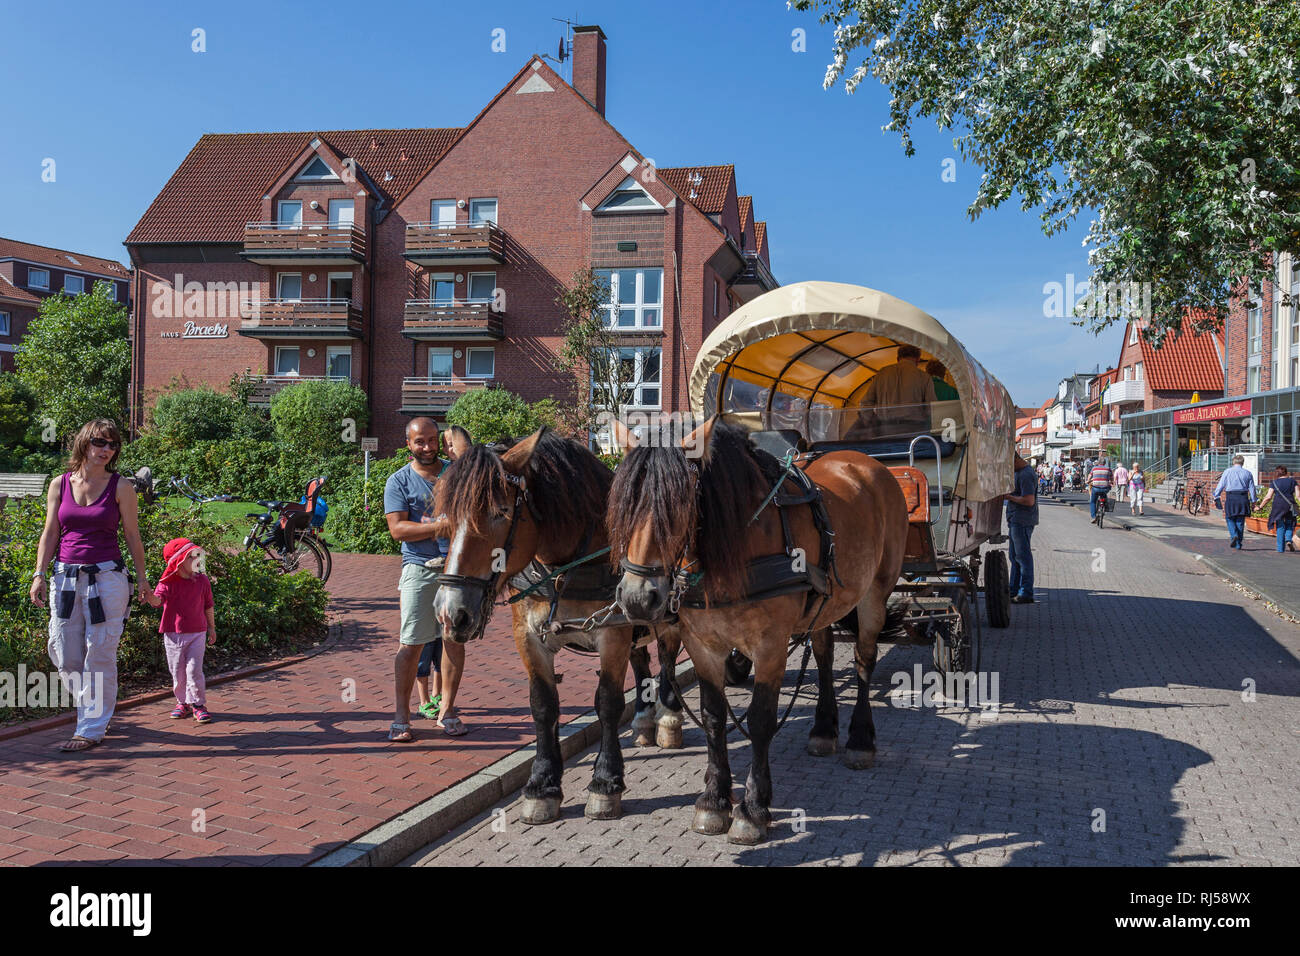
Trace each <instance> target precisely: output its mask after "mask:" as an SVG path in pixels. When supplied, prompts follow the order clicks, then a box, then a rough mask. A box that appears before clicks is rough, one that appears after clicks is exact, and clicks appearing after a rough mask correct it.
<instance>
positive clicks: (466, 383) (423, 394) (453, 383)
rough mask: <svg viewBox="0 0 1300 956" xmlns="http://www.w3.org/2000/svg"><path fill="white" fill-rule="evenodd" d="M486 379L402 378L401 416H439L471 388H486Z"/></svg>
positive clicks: (488, 382)
mask: <svg viewBox="0 0 1300 956" xmlns="http://www.w3.org/2000/svg"><path fill="white" fill-rule="evenodd" d="M491 381H492V380H491V379H487V378H432V379H431V378H404V379H402V407H401V408H399V409H398V411H399V412H400V413H401V414H403V415H441V414H444V413H445V412H446V411H447V409H449V408H451V406H452V405H453V404H455V402H456V399H458V398H460V397H461V396H462V395H464V394H465V393H466V392H468V391H469V390H470V389H472V388H486V387H487V386H488V385H489V384H491Z"/></svg>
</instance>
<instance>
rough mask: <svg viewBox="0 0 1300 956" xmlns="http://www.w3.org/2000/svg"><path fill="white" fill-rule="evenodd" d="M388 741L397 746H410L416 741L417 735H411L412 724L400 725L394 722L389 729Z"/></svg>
mask: <svg viewBox="0 0 1300 956" xmlns="http://www.w3.org/2000/svg"><path fill="white" fill-rule="evenodd" d="M388 739H389V740H391V741H392V742H393V743H397V744H409V743H410V742H411V741H413V740H414V739H415V735H414V734H412V733H411V725H410V724H399V723H398V722H397V721H393V722H392V724H391V725H389V728H388Z"/></svg>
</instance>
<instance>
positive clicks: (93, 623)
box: [31, 418, 153, 751]
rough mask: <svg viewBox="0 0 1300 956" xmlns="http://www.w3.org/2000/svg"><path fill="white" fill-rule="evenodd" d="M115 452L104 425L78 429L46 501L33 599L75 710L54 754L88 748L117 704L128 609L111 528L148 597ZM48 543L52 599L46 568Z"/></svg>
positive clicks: (132, 497) (128, 488) (127, 490)
mask: <svg viewBox="0 0 1300 956" xmlns="http://www.w3.org/2000/svg"><path fill="white" fill-rule="evenodd" d="M121 448H122V437H121V434H120V433H119V432H118V430H117V425H115V424H114V423H113V422H112V421H110V420H108V419H106V418H100V419H96V420H95V421H93V422H88V423H87V424H85V425H83V426H82V428H81V431H79V432H77V437H76V438H75V439H74V440H73V442H72V455H71V457H70V458H69V460H68V471H67V474H64V475H62V476H60V477H57V478H55V479H53V480H52V481H51V482H50V488H49V492H48V493H47V494H46V498H45V530H44V531H43V532H42V533H41V541H40V545H39V547H38V549H37V553H36V573H35V574H34V575H33V576H32V588H31V599H32V603H34V604H37V605H39V606H40V607H45V605H46V603H47V602H48V603H49V605H50V640H49V644H48V650H49V654H50V660H51V661H52V662H53V663H54V666H55V667H57V668H58V669H59V676H60V677H61V678H62V679H63V683H64V686H65V687H67V689H68V692H69V693H70V694H71V695H72V697H73V699H74V700H75V701H76V704H77V729H76V731H75V733H74V734H73V736H72V738H71V739H70V740H68V741H66V742H65V743H64V744H63V745H62V746H61V747H60V749H61V750H67V751H77V750H86V749H88V748H90V747H94V746H95V745H96V744H98V743H99V742H100V741H102V740H103V739H104V733H105V732H106V731H107V730H108V722H109V720H110V718H112V716H113V708H114V707H115V706H116V704H117V644H118V641H120V640H121V639H122V629H123V628H124V627H125V626H126V619H127V616H128V615H129V614H130V610H131V580H130V577H129V576H128V575H127V571H126V564H125V562H124V561H123V560H122V549H121V547H119V545H118V543H117V532H118V528H119V527H120V528H121V529H122V536H123V537H124V538H125V539H126V545H127V548H128V549H129V550H130V552H131V561H132V563H133V564H134V565H135V569H136V573H137V574H138V575H139V576H140V577H139V581H138V582H137V593H138V594H139V596H140V599H141V600H147V599H148V597H150V596H152V593H153V592H152V589H151V588H150V587H149V582H148V580H147V579H146V577H145V564H144V545H143V544H142V543H141V541H140V529H139V525H138V523H137V520H136V519H137V517H138V513H139V512H138V505H139V502H138V500H137V498H136V493H135V488H134V487H132V485H131V484H130V483H129V482H125V481H121V480H120V478H121V476H120V475H118V474H117V472H116V471H115V466H116V464H117V456H118V454H119V453H120V451H121ZM56 546H57V555H58V560H55V561H54V562H53V572H54V576H53V584H54V590H53V600H50V597H51V594H50V589H49V587H48V586H47V585H46V574H47V571H46V569H47V568H48V567H50V566H51V560H52V559H53V558H54V557H55V551H56Z"/></svg>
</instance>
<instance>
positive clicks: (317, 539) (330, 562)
mask: <svg viewBox="0 0 1300 956" xmlns="http://www.w3.org/2000/svg"><path fill="white" fill-rule="evenodd" d="M311 540H312V543H313V544H315V545H316V547H317V548H318V549H319V550H320V553H321V557H322V558H324V559H325V573H324V574H322V575H321V582H322V583H323V582H325V581H328V580H329V579H330V572H331V571H333V570H334V555H332V554H330V546H329V545H328V544H326V543H325V539H324V538H322V537H321V536H320V535H312V538H311Z"/></svg>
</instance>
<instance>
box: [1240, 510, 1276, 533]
mask: <svg viewBox="0 0 1300 956" xmlns="http://www.w3.org/2000/svg"><path fill="white" fill-rule="evenodd" d="M1270 510H1272V505H1271V504H1270V505H1261V506H1260V507H1258V508H1256V509H1255V510H1254V511H1253V512H1251V514H1250V515H1248V516H1247V517H1246V530H1247V531H1253V532H1255V533H1256V534H1271V533H1272V532H1270V531H1269V530H1268V513H1269V511H1270Z"/></svg>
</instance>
